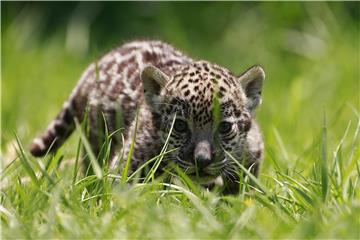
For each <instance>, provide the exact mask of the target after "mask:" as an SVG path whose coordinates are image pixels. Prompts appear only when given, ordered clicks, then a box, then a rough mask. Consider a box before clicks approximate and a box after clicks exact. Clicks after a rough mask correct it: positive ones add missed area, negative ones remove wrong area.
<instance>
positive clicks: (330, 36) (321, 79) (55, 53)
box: [0, 3, 360, 239]
mask: <svg viewBox="0 0 360 240" xmlns="http://www.w3.org/2000/svg"><path fill="white" fill-rule="evenodd" d="M220 5H221V4H218V5H209V7H208V8H206V11H205V12H206V14H215V13H216V14H215V15H214V16H218V15H219V13H218V12H217V10H219V11H220V10H221V9H222V8H219V7H220ZM341 6H342V5H340V4H338V5H336V4H334V5H332V4H329V5H328V4H326V3H317V4H303V5H302V4H295V3H294V4H293V5H292V4H289V3H288V4H285V5H279V6H275V5H273V4H270V3H264V4H260V5H248V6H246V7H244V6H243V5H241V4H234V7H233V9H232V12H231V14H229V15H230V17H229V20H228V21H229V22H228V24H227V25H226V27H227V28H225V29H222V32H221V37H219V36H218V35H216V34H215V33H214V35H216V36H217V37H216V41H214V40H212V39H206V37H203V38H201V41H200V40H199V41H196V39H194V38H195V37H194V36H193V35H192V34H194V33H195V32H197V31H201V30H200V29H199V26H198V25H197V23H194V26H192V25H188V24H187V22H186V21H184V20H183V21H181V20H179V19H181V18H180V17H181V16H178V17H179V18H176V17H172V18H171V19H172V20H171V21H166V19H168V16H167V15H166V14H165V13H162V14H163V15H162V14H159V15H157V16H156V18H157V19H158V21H157V22H156V27H154V29H157V30H158V31H159V32H157V34H158V35H159V36H160V37H163V38H164V39H166V40H167V41H169V42H170V43H173V44H174V45H175V46H176V47H182V48H184V50H185V51H186V52H187V53H188V54H189V55H190V56H194V57H199V58H205V59H208V60H211V61H213V62H216V63H219V64H221V65H224V66H226V67H229V68H230V69H231V70H232V71H233V72H235V73H238V74H240V73H241V71H243V70H245V69H246V68H248V67H250V66H251V65H253V64H261V65H262V66H263V67H264V69H265V72H266V80H265V83H264V84H265V85H264V89H263V104H262V105H261V106H260V107H259V109H258V111H257V119H258V122H259V124H260V126H261V129H262V132H263V136H264V140H265V157H264V162H263V165H262V167H261V171H260V176H259V179H253V176H252V175H251V174H247V175H246V176H244V178H243V181H242V183H241V186H240V189H241V190H240V193H239V194H238V195H237V196H222V195H221V194H220V193H219V192H218V191H216V190H214V191H207V190H205V189H203V188H202V187H200V186H198V185H197V183H196V182H193V181H192V180H191V179H189V178H188V177H187V176H186V174H184V173H183V172H181V171H180V170H178V171H176V170H175V173H174V172H172V173H171V174H172V175H171V176H172V179H173V181H172V182H171V183H168V182H165V183H164V182H162V178H155V177H154V176H155V169H152V171H149V174H148V175H147V177H146V183H144V180H142V179H138V173H139V172H135V173H132V174H131V175H130V176H127V175H128V173H126V169H125V170H123V171H121V169H120V170H119V171H118V172H111V171H110V170H109V169H108V168H107V166H105V165H101V164H98V163H102V162H104V161H107V160H108V155H107V152H108V147H109V144H110V142H109V138H106V139H107V141H106V142H105V143H104V145H103V147H102V153H101V154H100V158H99V159H97V157H96V156H92V155H91V151H90V147H89V146H87V145H86V144H87V143H86V138H85V137H84V134H83V130H82V129H83V127H82V126H80V125H78V127H77V131H76V133H75V134H74V135H73V137H72V138H71V139H70V141H68V142H67V143H65V145H64V146H63V147H62V148H61V149H59V151H58V152H57V153H56V154H55V155H48V156H46V157H44V158H42V159H35V158H33V157H31V156H30V154H29V153H28V149H27V145H28V143H29V141H30V139H31V138H32V137H34V136H35V135H36V133H39V132H40V131H42V130H44V129H45V127H46V124H47V123H48V122H49V121H50V120H51V119H52V118H53V117H54V116H55V115H56V113H57V111H58V110H59V109H60V107H61V105H62V102H63V101H64V100H65V99H66V98H67V96H68V95H69V93H70V91H71V89H72V87H73V86H74V85H75V83H76V79H77V78H78V77H79V76H80V74H81V72H82V71H83V70H84V68H85V67H86V65H87V64H88V63H90V62H91V61H93V60H94V56H98V55H99V54H98V52H97V51H91V53H89V54H88V55H85V57H84V56H81V57H79V56H77V55H74V54H73V53H71V52H69V51H67V48H66V46H65V45H66V44H65V43H64V42H65V40H64V39H65V38H64V36H63V34H62V33H61V31H60V32H59V33H57V34H55V35H52V36H49V37H47V38H46V41H44V40H41V38H39V37H38V35H39V34H38V33H37V30H36V29H37V27H36V26H38V25H37V24H39V21H38V20H36V19H38V18H36V19H35V20H36V21H35V20H34V22H31V19H32V18H31V17H29V16H28V17H26V16H25V15H23V16H22V18H20V17H19V18H17V20H16V21H14V22H13V24H11V25H9V26H10V27H9V28H6V29H4V31H3V32H2V36H1V37H2V76H1V77H2V95H1V98H2V116H1V118H2V124H3V126H2V136H1V139H2V143H1V144H2V157H1V158H2V173H1V205H0V218H1V227H2V229H1V230H2V231H1V234H2V237H3V238H32V239H39V238H43V239H46V238H68V239H73V238H98V239H99V238H127V239H134V238H149V239H150V238H151V239H153V238H154V239H158V238H171V239H173V238H178V239H184V238H186V239H188V238H194V239H200V238H213V239H240V238H290V239H299V238H322V239H328V238H339V239H340V238H341V239H345V238H347V239H359V238H360V233H359V231H360V230H359V229H360V223H359V219H360V196H359V193H360V187H359V184H360V183H359V177H360V163H359V162H360V161H359V160H360V151H359V130H360V116H359V109H360V106H359V65H358V64H359V62H358V61H359V60H358V59H359V45H358V42H359V41H358V40H359V29H358V23H356V22H354V19H351V18H350V17H349V15H348V13H347V11H346V10H345V9H344V8H342V7H341ZM278 7H280V8H281V9H282V10H283V11H284V12H283V13H282V14H280V15H279V12H278V11H279V10H278ZM244 8H245V10H244ZM224 9H225V7H224ZM224 9H222V10H221V11H224ZM167 10H168V11H169V12H170V13H172V11H175V10H174V9H173V8H170V7H168V8H167ZM285 10H287V11H285ZM240 13H241V14H240ZM201 14H203V13H201ZM204 14H205V13H204ZM185 16H186V17H188V16H187V15H186V14H185ZM204 16H205V15H204ZM197 21H200V20H199V19H197ZM158 24H160V26H159V25H158ZM206 24H207V23H205V22H203V23H202V25H204V28H205V29H207V31H210V30H211V29H212V26H211V23H208V24H209V25H206ZM214 28H215V29H218V28H217V27H216V26H215V27H214ZM23 29H25V30H26V31H25V30H23ZM135 30H136V29H135ZM135 30H134V31H135ZM31 33H36V34H33V35H32V34H31ZM210 35H211V34H210ZM210 35H207V36H210ZM139 36H142V35H141V34H140V33H139ZM109 37H111V36H109ZM191 37H193V38H191ZM199 38H200V37H199ZM114 41H115V40H114ZM118 41H119V40H118V39H117V40H116V42H118ZM90 43H91V42H90ZM207 43H208V44H207ZM215 43H216V44H215ZM108 44H109V43H108ZM109 45H110V44H109ZM178 45H179V46H178ZM90 49H91V48H90ZM105 51H106V49H105V48H104V49H101V50H99V52H105ZM94 52H95V53H94ZM356 59H357V60H356ZM120 131H121V130H120ZM110 134H111V133H106V135H107V136H109V135H110ZM84 146H85V151H87V154H88V156H89V157H90V161H91V164H92V166H93V168H94V169H95V171H94V172H95V174H94V175H90V176H86V177H85V176H84V175H83V174H82V172H81V167H80V166H81V158H82V157H81V156H82V154H81V151H84V150H83V149H84ZM169 151H172V149H166V147H165V148H164V149H163V151H162V152H161V153H159V156H157V157H156V158H154V159H151V162H150V163H154V162H157V163H159V162H160V161H161V159H162V158H163V156H164V154H167V153H168V152H169ZM89 154H90V155H89ZM126 160H127V159H126V157H124V159H123V162H125V163H126ZM235 160H238V159H234V161H235ZM150 163H148V164H150ZM240 163H241V161H240V162H239V167H240V168H241V166H242V165H241V164H240ZM156 165H157V164H155V166H156ZM147 167H148V166H144V169H145V168H147ZM243 170H244V171H245V172H246V171H247V170H246V169H243ZM122 173H124V174H122ZM168 174H170V173H168ZM251 181H252V182H255V184H253V185H252V186H251V185H249V183H250V182H251ZM129 182H133V183H132V184H129ZM250 189H252V190H250Z"/></svg>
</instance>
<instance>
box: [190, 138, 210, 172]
mask: <svg viewBox="0 0 360 240" xmlns="http://www.w3.org/2000/svg"><path fill="white" fill-rule="evenodd" d="M212 152H213V150H212V146H211V144H210V143H209V142H208V141H205V140H203V141H200V142H198V143H197V144H196V147H195V150H194V160H195V165H196V166H197V168H198V169H200V170H201V169H204V168H206V167H207V166H209V165H210V164H211V162H212V159H213V154H212Z"/></svg>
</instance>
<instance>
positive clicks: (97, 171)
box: [75, 119, 102, 179]
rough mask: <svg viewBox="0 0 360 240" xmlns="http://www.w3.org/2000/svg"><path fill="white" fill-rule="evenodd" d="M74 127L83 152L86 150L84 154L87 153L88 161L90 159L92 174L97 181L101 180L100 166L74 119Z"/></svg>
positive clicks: (77, 122)
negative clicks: (83, 149)
mask: <svg viewBox="0 0 360 240" xmlns="http://www.w3.org/2000/svg"><path fill="white" fill-rule="evenodd" d="M75 126H76V130H77V131H78V132H79V134H80V138H81V140H82V143H83V145H84V147H85V150H86V152H87V154H88V157H89V159H90V163H91V166H92V168H93V170H94V173H95V175H96V177H97V178H98V179H101V178H102V171H101V168H100V166H99V163H98V161H97V159H96V157H95V155H94V153H93V151H92V149H91V146H90V144H89V142H88V140H87V138H86V136H85V134H84V133H83V131H82V130H81V126H80V124H79V121H78V120H77V119H75Z"/></svg>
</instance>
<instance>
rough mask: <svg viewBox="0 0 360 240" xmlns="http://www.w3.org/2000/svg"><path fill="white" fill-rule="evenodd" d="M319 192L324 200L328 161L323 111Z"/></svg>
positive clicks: (327, 185) (326, 187) (325, 196)
mask: <svg viewBox="0 0 360 240" xmlns="http://www.w3.org/2000/svg"><path fill="white" fill-rule="evenodd" d="M320 159H321V163H320V166H321V193H322V200H323V202H325V201H326V198H327V194H328V187H329V182H328V181H329V179H328V162H327V126H326V115H325V113H324V123H323V128H322V138H321V158H320Z"/></svg>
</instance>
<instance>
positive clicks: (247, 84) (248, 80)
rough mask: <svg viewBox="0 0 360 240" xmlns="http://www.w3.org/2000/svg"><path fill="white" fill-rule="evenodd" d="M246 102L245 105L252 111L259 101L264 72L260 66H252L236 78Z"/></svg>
mask: <svg viewBox="0 0 360 240" xmlns="http://www.w3.org/2000/svg"><path fill="white" fill-rule="evenodd" d="M238 79H239V82H240V84H241V87H242V88H243V90H244V92H245V95H246V98H247V102H246V107H247V108H248V109H249V110H250V111H253V110H255V108H256V107H257V106H258V105H259V104H260V103H261V90H262V85H263V82H264V80H265V72H264V70H263V69H262V67H260V66H253V67H251V68H249V69H248V70H246V71H245V72H244V73H243V74H241V76H240V77H239V78H238Z"/></svg>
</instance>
